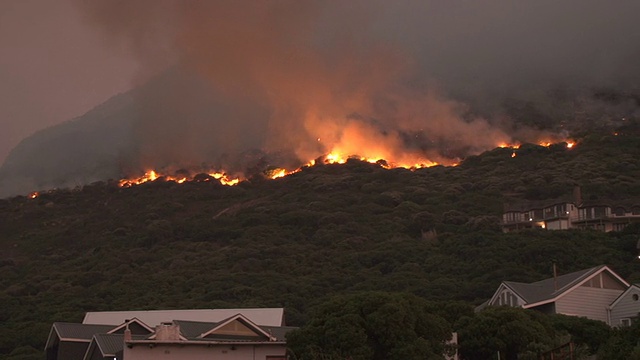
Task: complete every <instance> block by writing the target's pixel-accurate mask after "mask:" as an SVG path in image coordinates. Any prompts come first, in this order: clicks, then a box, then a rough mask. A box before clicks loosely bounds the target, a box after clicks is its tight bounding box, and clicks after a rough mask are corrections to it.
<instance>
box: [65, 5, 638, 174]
mask: <svg viewBox="0 0 640 360" xmlns="http://www.w3.org/2000/svg"><path fill="white" fill-rule="evenodd" d="M77 5H78V6H79V7H80V8H81V9H82V10H83V12H84V14H85V15H86V18H87V21H89V22H91V23H92V24H95V25H96V26H97V28H98V29H99V31H102V32H103V33H104V34H105V39H107V41H108V42H109V43H111V44H113V45H114V46H115V47H123V46H124V47H127V48H129V49H131V50H133V51H134V53H135V54H137V56H138V58H139V61H140V64H141V66H140V73H139V76H138V78H137V79H136V81H137V82H143V81H146V80H148V79H150V78H152V77H153V76H155V75H157V74H159V73H164V74H163V75H162V76H164V77H170V78H172V79H173V80H172V82H171V84H172V85H171V86H164V87H162V86H158V87H157V88H153V86H151V88H153V90H152V91H148V92H145V93H144V94H142V92H141V94H140V96H139V99H138V104H139V105H138V107H137V109H138V115H139V116H138V120H137V121H136V124H135V131H136V134H135V135H136V138H137V146H136V152H137V157H136V161H137V162H136V163H133V164H132V165H131V166H134V167H135V166H141V167H142V166H150V165H151V166H162V165H168V164H172V163H178V164H188V163H198V162H205V161H211V159H213V158H215V157H216V156H217V157H219V156H221V155H222V154H228V153H233V152H241V151H243V150H247V149H251V148H259V149H263V150H265V151H267V152H289V153H292V154H293V155H294V156H295V157H297V158H298V159H299V160H300V161H303V162H305V161H307V160H309V159H313V158H316V157H317V156H319V155H322V154H325V153H327V152H330V151H335V152H340V153H342V154H343V155H351V154H358V155H363V156H367V157H373V158H385V159H388V160H390V161H393V162H397V163H401V164H407V163H408V164H413V163H416V162H429V161H437V162H444V163H447V162H453V161H456V158H458V157H460V156H464V155H468V154H471V153H477V152H480V151H482V150H486V149H489V148H492V147H494V146H495V145H497V144H498V143H501V142H510V141H514V140H529V141H535V140H537V139H536V137H548V136H549V134H548V133H545V132H543V131H541V130H540V128H542V127H544V126H541V125H540V123H539V121H540V119H539V118H545V117H548V118H550V119H552V120H550V122H551V124H546V125H548V126H547V128H553V127H554V125H557V124H553V122H554V121H557V122H564V121H570V120H572V117H574V114H573V111H574V110H575V109H574V107H575V101H574V99H575V97H576V96H579V95H580V94H583V95H584V89H586V88H592V87H615V88H621V89H623V90H625V91H626V89H632V90H634V89H633V86H636V85H635V84H637V81H638V80H639V79H640V68H638V67H637V66H635V65H634V61H633V60H634V59H636V58H637V55H640V32H638V31H637V30H635V28H634V27H635V25H634V23H635V16H636V15H635V14H638V13H640V3H638V2H637V1H615V2H613V3H611V2H608V3H605V2H602V1H596V0H567V1H562V2H557V1H551V0H537V1H520V2H513V1H510V0H494V1H483V2H468V1H464V2H463V1H446V2H444V1H427V0H420V1H417V0H416V1H411V0H404V1H403V0H401V1H393V2H391V1H383V0H367V1H364V0H351V1H293V0H291V1H290V0H268V1H258V2H248V1H195V0H193V1H182V0H136V1H112V0H94V1H78V4H77ZM153 81H156V82H158V83H159V84H160V83H161V82H160V81H159V80H152V82H153ZM147 88H149V87H147ZM554 89H555V90H557V89H564V90H565V91H567V92H569V93H570V95H567V97H566V101H565V100H561V99H558V98H557V96H556V95H557V92H553V91H552V90H554ZM555 90H554V91H555ZM507 100H508V101H507ZM531 104H533V105H531ZM527 106H533V107H534V108H535V110H536V111H538V112H537V113H535V114H537V115H535V116H533V117H534V118H535V119H527V118H526V116H532V115H531V112H530V111H529V112H525V114H524V115H522V119H518V118H517V117H518V116H519V115H520V114H522V113H523V111H524V110H523V109H525V110H527V109H528V108H527ZM547 108H549V109H551V110H549V111H546V110H545V109H547ZM632 108H633V109H631V110H629V111H632V112H633V111H637V109H636V108H637V104H636V105H635V107H633V106H632ZM554 109H555V110H554ZM558 109H562V111H560V112H559V113H558V111H559V110H558ZM514 111H515V113H516V115H514ZM554 111H556V112H554ZM554 130H557V128H555V129H554Z"/></svg>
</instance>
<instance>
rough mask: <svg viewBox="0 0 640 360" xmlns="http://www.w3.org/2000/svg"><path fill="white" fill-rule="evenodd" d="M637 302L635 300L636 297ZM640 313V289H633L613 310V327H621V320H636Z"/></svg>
mask: <svg viewBox="0 0 640 360" xmlns="http://www.w3.org/2000/svg"><path fill="white" fill-rule="evenodd" d="M633 295H637V296H638V297H636V299H637V300H634V296H633ZM638 312H640V288H638V287H635V286H634V287H631V288H630V289H629V291H628V292H627V293H625V294H624V296H623V297H622V298H621V299H620V300H619V301H618V302H617V303H616V306H615V307H614V308H613V309H611V324H610V325H611V326H620V319H624V318H634V317H637V316H638Z"/></svg>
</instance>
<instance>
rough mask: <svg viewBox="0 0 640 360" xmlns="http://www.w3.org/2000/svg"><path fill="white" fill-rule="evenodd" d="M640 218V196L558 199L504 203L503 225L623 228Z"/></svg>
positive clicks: (504, 227) (505, 228)
mask: <svg viewBox="0 0 640 360" xmlns="http://www.w3.org/2000/svg"><path fill="white" fill-rule="evenodd" d="M634 222H640V200H638V199H626V200H624V201H622V200H620V201H613V200H598V201H587V202H583V201H582V200H581V197H580V196H576V200H568V199H566V198H565V199H563V200H560V199H556V200H551V201H545V202H539V201H529V202H524V203H509V204H505V205H504V212H503V214H502V221H501V224H500V225H501V227H502V231H503V232H512V231H518V230H523V229H547V230H566V229H594V230H599V231H605V232H609V231H621V230H623V229H624V228H625V227H626V226H627V225H629V224H631V223H634Z"/></svg>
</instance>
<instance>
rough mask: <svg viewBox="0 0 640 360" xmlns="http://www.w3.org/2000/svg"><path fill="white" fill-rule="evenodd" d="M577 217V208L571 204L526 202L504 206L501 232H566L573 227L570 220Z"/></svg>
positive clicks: (563, 202)
mask: <svg viewBox="0 0 640 360" xmlns="http://www.w3.org/2000/svg"><path fill="white" fill-rule="evenodd" d="M577 217H578V207H577V206H576V205H574V204H573V203H571V202H567V201H555V202H547V203H541V202H528V203H526V204H519V205H505V212H504V213H503V214H502V224H501V225H502V231H503V232H511V231H517V230H523V229H547V230H566V229H570V228H572V227H573V224H572V220H573V219H575V218H577Z"/></svg>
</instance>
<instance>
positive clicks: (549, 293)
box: [494, 265, 629, 308]
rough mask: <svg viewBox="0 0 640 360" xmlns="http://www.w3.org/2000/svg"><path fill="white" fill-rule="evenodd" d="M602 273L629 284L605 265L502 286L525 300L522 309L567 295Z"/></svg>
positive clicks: (507, 283) (507, 282) (505, 283)
mask: <svg viewBox="0 0 640 360" xmlns="http://www.w3.org/2000/svg"><path fill="white" fill-rule="evenodd" d="M604 271H606V272H608V273H609V274H610V275H612V276H613V277H614V278H615V279H617V280H618V281H619V282H620V283H621V284H623V285H625V286H627V287H628V286H629V284H628V283H627V282H626V281H625V280H624V279H622V278H621V277H620V276H619V275H618V274H616V273H614V272H613V271H612V270H611V269H609V268H608V267H607V266H606V265H600V266H596V267H593V268H590V269H585V270H580V271H576V272H573V273H570V274H565V275H561V276H558V277H557V278H556V279H554V278H549V279H544V280H541V281H537V282H534V283H530V284H527V283H521V282H514V281H504V282H503V283H502V284H504V285H505V286H506V287H508V288H509V289H511V290H512V291H513V292H514V293H516V294H517V295H518V296H519V297H520V298H522V299H523V300H525V302H526V304H525V305H524V306H523V307H524V308H529V307H534V306H539V305H543V304H546V303H548V302H552V301H555V300H556V299H557V298H559V297H561V296H562V295H564V294H565V293H568V292H569V291H570V290H572V289H574V288H575V287H577V286H580V285H581V284H582V283H584V282H586V281H587V280H589V279H591V278H592V277H594V276H595V275H597V274H599V273H601V272H604ZM556 283H557V289H556ZM494 296H495V295H494Z"/></svg>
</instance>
